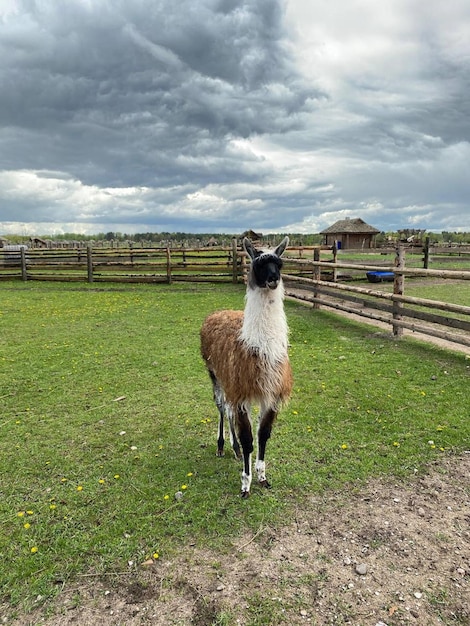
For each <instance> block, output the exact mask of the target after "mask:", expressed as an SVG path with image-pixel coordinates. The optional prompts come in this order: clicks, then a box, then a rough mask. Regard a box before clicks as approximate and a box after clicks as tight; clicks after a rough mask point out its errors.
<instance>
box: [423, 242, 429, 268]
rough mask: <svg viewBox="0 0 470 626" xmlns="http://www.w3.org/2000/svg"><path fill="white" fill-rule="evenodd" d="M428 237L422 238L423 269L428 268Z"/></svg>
mask: <svg viewBox="0 0 470 626" xmlns="http://www.w3.org/2000/svg"><path fill="white" fill-rule="evenodd" d="M430 245H431V244H430V238H429V237H426V239H425V240H424V247H423V267H424V269H425V270H427V269H428V268H429V247H430Z"/></svg>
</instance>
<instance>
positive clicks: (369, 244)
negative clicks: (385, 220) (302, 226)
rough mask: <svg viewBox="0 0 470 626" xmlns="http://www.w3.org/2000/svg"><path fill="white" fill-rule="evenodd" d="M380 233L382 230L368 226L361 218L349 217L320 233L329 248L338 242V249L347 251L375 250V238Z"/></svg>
mask: <svg viewBox="0 0 470 626" xmlns="http://www.w3.org/2000/svg"><path fill="white" fill-rule="evenodd" d="M379 233H380V230H377V228H374V227H373V226H370V225H369V224H366V222H364V220H361V218H354V219H351V218H349V217H347V218H346V219H344V220H338V221H337V222H335V223H334V224H332V225H331V226H329V227H328V228H325V229H324V230H322V231H321V232H320V234H321V235H323V236H324V237H325V239H324V243H325V244H326V245H327V246H332V245H334V243H335V241H336V242H337V243H338V248H342V249H345V250H350V249H356V250H358V249H359V250H364V249H365V248H373V247H375V237H376V236H377V235H378V234H379Z"/></svg>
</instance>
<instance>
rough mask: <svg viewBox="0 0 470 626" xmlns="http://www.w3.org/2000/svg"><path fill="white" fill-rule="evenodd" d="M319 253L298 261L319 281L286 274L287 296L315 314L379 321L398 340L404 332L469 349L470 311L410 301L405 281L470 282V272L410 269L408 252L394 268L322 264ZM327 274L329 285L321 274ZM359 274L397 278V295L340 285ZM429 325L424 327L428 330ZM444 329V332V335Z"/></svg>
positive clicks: (377, 286) (397, 258) (398, 252)
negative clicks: (344, 273)
mask: <svg viewBox="0 0 470 626" xmlns="http://www.w3.org/2000/svg"><path fill="white" fill-rule="evenodd" d="M319 257H320V255H319V254H318V253H317V254H316V255H315V259H314V260H313V261H305V260H297V261H295V263H296V264H297V265H298V264H302V265H307V266H309V267H311V268H312V269H313V273H314V276H313V277H312V278H306V277H305V276H298V275H297V276H296V275H291V274H286V275H285V276H284V280H285V283H286V294H287V295H288V296H290V297H292V298H295V299H298V300H302V301H307V302H310V303H312V305H313V307H314V308H317V309H318V308H320V307H327V308H332V309H335V310H337V311H342V312H346V313H352V314H354V315H359V316H361V317H364V318H368V319H371V320H374V321H379V322H383V323H386V324H390V325H391V327H392V330H393V334H394V335H395V336H396V337H399V336H401V335H402V334H403V330H404V329H408V330H411V331H413V332H417V333H423V334H425V335H429V336H432V337H438V338H440V339H444V340H446V341H451V342H455V343H458V344H461V345H464V346H470V335H469V331H470V306H465V305H460V304H452V303H449V302H441V301H438V300H431V299H428V298H416V297H411V296H406V295H405V279H406V278H407V277H408V278H415V277H422V278H425V279H446V280H451V281H457V280H459V281H460V280H470V271H468V270H467V271H465V270H464V271H456V270H455V271H454V270H432V269H431V270H430V269H424V268H423V269H420V268H406V267H405V253H404V248H403V247H401V246H399V247H398V248H397V249H396V256H395V260H394V263H393V265H389V266H384V265H379V266H371V265H358V264H353V263H341V262H337V261H336V262H335V263H334V264H332V263H329V262H325V261H321V260H320V258H319ZM325 269H326V270H327V275H326V279H325V278H323V276H324V274H323V272H322V270H325ZM344 269H346V270H348V271H353V272H360V273H362V274H363V275H364V274H367V273H368V272H373V271H374V270H377V271H378V272H379V274H383V273H385V274H389V275H392V280H393V292H387V291H384V290H383V289H381V288H380V283H376V284H375V286H374V287H372V286H371V287H363V286H357V285H353V284H347V283H341V282H337V276H338V272H339V271H340V270H344ZM423 322H424V324H423ZM443 329H444V330H443Z"/></svg>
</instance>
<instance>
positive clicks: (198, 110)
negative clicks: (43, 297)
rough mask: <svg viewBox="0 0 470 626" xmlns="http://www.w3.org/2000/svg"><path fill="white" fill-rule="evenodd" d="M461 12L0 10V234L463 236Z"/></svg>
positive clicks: (22, 3)
mask: <svg viewBox="0 0 470 626" xmlns="http://www.w3.org/2000/svg"><path fill="white" fill-rule="evenodd" d="M469 192H470V2H469V0H447V1H446V2H443V1H442V0H382V1H380V2H378V1H377V0H132V1H130V0H0V236H1V235H8V234H9V233H18V234H38V235H40V234H54V233H61V232H80V233H88V234H93V233H98V232H109V231H119V232H122V233H135V232H147V231H154V232H161V231H170V232H175V231H184V232H194V233H198V232H225V233H235V232H240V231H243V230H246V229H248V228H253V229H254V230H258V231H261V232H264V233H268V232H305V233H307V232H318V231H320V230H322V229H323V228H325V227H327V226H329V225H331V224H332V223H333V222H335V221H336V220H338V219H342V218H344V217H361V218H362V219H364V220H365V221H366V222H368V223H369V224H372V225H373V226H375V227H376V228H379V229H380V230H386V231H387V230H397V229H400V228H426V229H428V230H435V231H440V230H451V231H454V230H455V231H459V230H466V231H470V193H469Z"/></svg>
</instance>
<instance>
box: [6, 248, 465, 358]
mask: <svg viewBox="0 0 470 626" xmlns="http://www.w3.org/2000/svg"><path fill="white" fill-rule="evenodd" d="M387 252H388V253H390V252H393V254H394V258H393V257H392V261H390V260H389V259H388V258H387ZM460 252H462V251H460ZM380 254H381V255H383V260H381V261H380V262H377V260H375V264H374V262H371V263H370V264H369V263H367V264H355V263H347V262H341V261H340V259H341V254H340V255H338V254H337V251H336V250H334V249H333V250H332V248H327V247H322V248H320V247H314V248H313V247H312V248H305V247H299V248H296V247H291V248H289V250H288V255H289V256H287V257H286V258H285V263H284V269H283V271H284V277H285V284H286V293H287V295H288V296H290V297H293V298H296V299H298V300H302V301H304V302H309V303H311V304H312V306H313V307H314V308H319V307H327V308H331V309H334V310H337V311H340V312H341V311H342V312H346V313H354V314H356V315H361V316H362V317H364V318H366V319H367V318H368V319H371V320H374V321H380V322H385V323H387V324H390V325H391V327H392V330H393V333H394V335H395V336H397V337H398V336H400V335H401V334H402V333H403V329H409V330H411V331H414V332H419V333H425V334H427V335H431V336H434V337H439V338H441V339H445V340H447V341H452V342H456V343H459V344H461V345H464V346H470V336H469V331H470V306H464V305H459V304H452V303H449V302H440V301H437V300H430V299H425V298H415V297H410V296H407V295H405V280H406V279H409V278H414V277H421V278H424V279H436V278H442V279H446V280H449V281H461V280H465V281H466V280H470V270H462V271H460V270H458V271H457V270H433V269H424V268H417V267H406V266H405V255H404V250H403V248H402V247H398V248H397V249H396V250H394V251H392V250H389V251H385V254H384V251H383V250H381V252H380ZM321 255H323V256H325V255H326V256H327V257H328V258H323V259H322V258H321ZM245 263H246V256H245V254H244V253H242V251H241V250H240V249H239V248H238V247H237V242H236V240H233V242H232V245H231V246H226V247H218V248H215V247H214V248H190V249H187V248H177V249H176V248H168V247H167V248H147V249H143V248H138V249H135V248H126V249H124V248H118V249H112V248H107V249H106V248H91V247H88V248H79V249H57V250H51V249H33V250H28V249H26V248H24V247H21V246H18V247H17V249H13V250H12V249H9V250H4V249H0V280H12V279H18V280H23V281H29V280H46V281H51V280H55V281H81V282H84V281H88V282H89V283H93V282H121V283H122V282H126V283H132V282H135V283H137V282H144V283H162V282H164V283H168V284H171V283H173V282H177V281H192V282H213V283H220V282H232V283H242V282H243V281H244V279H245V275H246V265H245ZM374 270H378V271H381V272H389V273H393V292H390V291H386V290H384V289H383V287H381V284H380V283H378V284H375V285H369V284H367V286H363V285H362V286H358V285H357V284H354V282H357V281H358V280H360V281H362V282H363V283H364V281H365V279H366V273H367V272H370V271H374ZM456 284H457V283H456Z"/></svg>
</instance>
